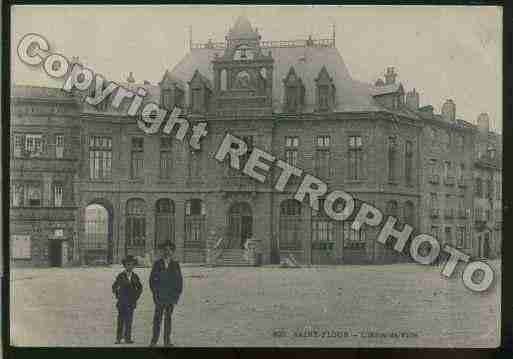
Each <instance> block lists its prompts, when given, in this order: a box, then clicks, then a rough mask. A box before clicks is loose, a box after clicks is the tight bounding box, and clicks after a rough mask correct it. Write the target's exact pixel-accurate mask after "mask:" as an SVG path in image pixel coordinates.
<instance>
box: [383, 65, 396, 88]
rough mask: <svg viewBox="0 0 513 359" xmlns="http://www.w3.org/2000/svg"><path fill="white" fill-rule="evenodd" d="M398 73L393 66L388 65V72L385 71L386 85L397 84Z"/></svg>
mask: <svg viewBox="0 0 513 359" xmlns="http://www.w3.org/2000/svg"><path fill="white" fill-rule="evenodd" d="M396 77H397V74H396V73H395V70H394V68H393V67H387V72H386V73H385V85H392V84H395V78H396Z"/></svg>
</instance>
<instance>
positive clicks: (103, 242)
mask: <svg viewBox="0 0 513 359" xmlns="http://www.w3.org/2000/svg"><path fill="white" fill-rule="evenodd" d="M84 224H85V237H84V241H83V242H82V243H81V247H82V248H81V249H82V250H83V251H84V253H86V257H88V256H87V252H88V251H91V252H92V251H106V250H107V247H108V238H109V237H108V235H109V233H108V231H109V214H108V211H107V210H106V209H105V207H103V206H101V205H99V204H91V205H89V206H87V207H86V208H85V218H84Z"/></svg>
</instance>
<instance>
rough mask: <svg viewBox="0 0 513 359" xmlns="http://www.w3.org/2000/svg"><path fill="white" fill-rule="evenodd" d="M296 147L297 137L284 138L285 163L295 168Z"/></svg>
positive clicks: (297, 144)
mask: <svg viewBox="0 0 513 359" xmlns="http://www.w3.org/2000/svg"><path fill="white" fill-rule="evenodd" d="M298 147H299V137H297V136H287V137H285V162H287V163H288V164H289V165H291V166H294V167H297V156H298Z"/></svg>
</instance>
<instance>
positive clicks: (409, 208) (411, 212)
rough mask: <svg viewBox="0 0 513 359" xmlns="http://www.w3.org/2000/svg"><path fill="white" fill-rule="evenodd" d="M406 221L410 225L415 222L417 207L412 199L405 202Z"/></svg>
mask: <svg viewBox="0 0 513 359" xmlns="http://www.w3.org/2000/svg"><path fill="white" fill-rule="evenodd" d="M404 222H405V223H407V224H409V225H410V226H413V225H414V224H415V207H414V206H413V203H412V202H411V201H407V202H406V203H405V204H404Z"/></svg>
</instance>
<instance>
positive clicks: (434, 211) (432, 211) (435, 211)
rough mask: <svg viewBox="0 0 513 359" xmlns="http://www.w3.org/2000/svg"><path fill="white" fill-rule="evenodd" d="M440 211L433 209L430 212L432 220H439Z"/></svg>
mask: <svg viewBox="0 0 513 359" xmlns="http://www.w3.org/2000/svg"><path fill="white" fill-rule="evenodd" d="M439 213H440V212H439V209H438V208H431V211H430V213H429V214H430V216H431V218H438V216H439Z"/></svg>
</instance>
